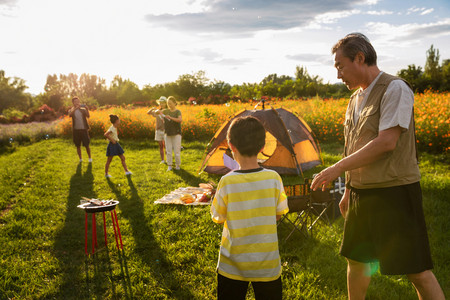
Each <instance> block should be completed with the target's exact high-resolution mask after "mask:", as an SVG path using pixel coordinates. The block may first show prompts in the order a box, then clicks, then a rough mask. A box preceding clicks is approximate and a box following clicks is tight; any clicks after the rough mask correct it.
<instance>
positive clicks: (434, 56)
mask: <svg viewBox="0 0 450 300" xmlns="http://www.w3.org/2000/svg"><path fill="white" fill-rule="evenodd" d="M439 58H440V56H439V50H438V49H434V47H433V45H431V47H430V49H428V51H427V60H426V62H425V70H424V73H423V74H424V76H425V78H426V79H427V81H428V87H430V88H432V89H433V90H439V87H440V85H441V70H440V67H439Z"/></svg>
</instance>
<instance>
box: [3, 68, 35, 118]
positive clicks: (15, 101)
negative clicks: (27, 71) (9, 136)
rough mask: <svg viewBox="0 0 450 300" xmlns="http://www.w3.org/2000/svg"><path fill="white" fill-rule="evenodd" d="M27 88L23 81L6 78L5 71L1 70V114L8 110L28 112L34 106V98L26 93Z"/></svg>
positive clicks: (15, 78)
mask: <svg viewBox="0 0 450 300" xmlns="http://www.w3.org/2000/svg"><path fill="white" fill-rule="evenodd" d="M27 88H28V87H27V86H26V85H25V81H24V80H23V79H20V78H17V77H6V73H5V71H3V70H0V113H2V112H3V110H4V109H7V108H13V109H18V110H21V111H26V110H28V108H29V107H30V106H31V105H32V98H31V96H30V95H29V94H27V93H25V90H26V89H27Z"/></svg>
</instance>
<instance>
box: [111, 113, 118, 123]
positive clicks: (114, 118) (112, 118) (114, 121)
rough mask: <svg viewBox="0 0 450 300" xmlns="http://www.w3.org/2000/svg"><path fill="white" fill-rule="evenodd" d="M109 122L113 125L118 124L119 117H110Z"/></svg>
mask: <svg viewBox="0 0 450 300" xmlns="http://www.w3.org/2000/svg"><path fill="white" fill-rule="evenodd" d="M109 120H110V121H111V123H112V124H114V123H116V121H117V120H119V117H118V116H116V115H109Z"/></svg>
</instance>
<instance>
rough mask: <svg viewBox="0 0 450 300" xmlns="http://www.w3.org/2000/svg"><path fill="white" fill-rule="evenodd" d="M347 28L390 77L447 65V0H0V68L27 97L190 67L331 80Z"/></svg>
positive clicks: (167, 75) (223, 73) (214, 73)
mask: <svg viewBox="0 0 450 300" xmlns="http://www.w3.org/2000/svg"><path fill="white" fill-rule="evenodd" d="M356 31H357V32H362V33H364V34H365V35H366V36H367V37H368V38H369V39H370V40H371V42H372V44H373V45H374V47H375V49H376V50H377V53H378V66H379V67H380V69H382V70H383V71H386V72H390V73H392V74H395V73H396V72H397V71H398V70H400V69H402V68H406V67H407V66H408V65H409V64H415V65H419V66H422V67H423V66H424V64H425V58H426V51H427V50H428V49H429V48H430V46H431V44H433V45H434V47H435V48H437V49H439V53H440V56H441V59H450V1H448V0H429V1H417V0H408V1H402V0H399V1H387V0H358V1H357V0H349V1H344V0H334V1H330V0H324V1H320V0H317V1H305V0H296V1H294V0H282V1H265V0H245V1H244V0H231V1H224V0H214V1H207V0H201V1H196V0H187V1H182V0H165V1H147V0H129V1H118V0H77V1H72V0H39V1H36V0H0V41H1V46H0V69H3V70H5V71H6V75H7V76H17V77H20V78H22V79H24V80H25V81H26V84H27V85H28V86H29V89H28V92H31V93H34V94H38V93H41V92H43V87H44V85H45V81H46V77H47V75H48V74H68V73H70V72H72V73H76V74H78V75H80V74H81V73H90V74H94V75H98V76H100V77H102V78H104V79H106V81H107V84H109V83H110V81H111V80H112V78H113V77H114V75H116V74H117V75H121V76H122V77H123V78H129V79H130V80H132V81H134V82H136V83H137V84H138V85H139V86H140V87H143V86H144V85H145V84H151V85H155V84H157V83H164V82H171V81H175V80H176V79H177V78H178V76H179V75H182V74H191V73H193V72H197V71H199V70H204V71H206V76H207V77H208V78H209V79H211V80H214V79H217V80H223V81H225V82H228V83H230V84H242V83H243V82H251V83H253V82H260V81H261V80H262V79H263V78H264V77H265V76H267V75H269V74H272V73H277V74H278V75H290V76H293V75H294V72H295V67H296V66H297V65H301V66H305V67H306V68H307V70H308V72H309V73H310V74H311V75H318V76H319V77H321V78H323V79H324V81H325V82H332V83H333V82H338V80H337V78H336V71H335V69H334V67H333V56H332V55H331V54H330V49H331V47H332V46H333V44H334V43H335V42H336V41H337V40H339V39H340V38H342V37H343V36H345V35H346V34H348V33H350V32H356Z"/></svg>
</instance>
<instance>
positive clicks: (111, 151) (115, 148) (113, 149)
mask: <svg viewBox="0 0 450 300" xmlns="http://www.w3.org/2000/svg"><path fill="white" fill-rule="evenodd" d="M124 153H125V151H123V148H122V146H120V144H119V143H115V144H113V143H111V142H109V144H108V147H107V148H106V156H116V155H122V154H124Z"/></svg>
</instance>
